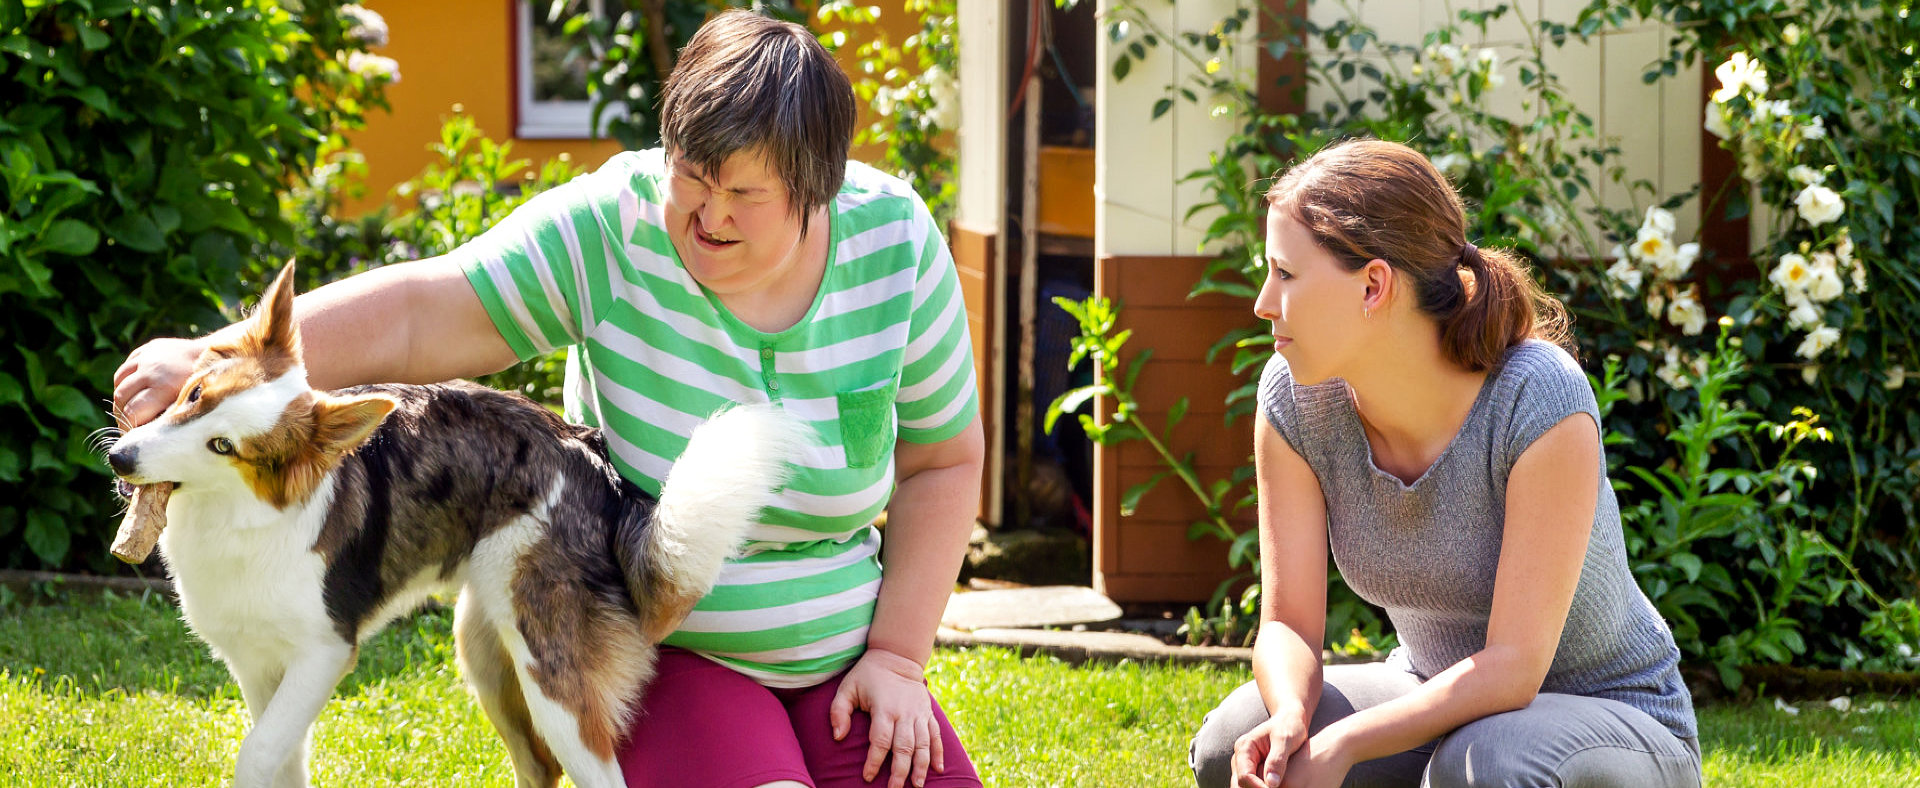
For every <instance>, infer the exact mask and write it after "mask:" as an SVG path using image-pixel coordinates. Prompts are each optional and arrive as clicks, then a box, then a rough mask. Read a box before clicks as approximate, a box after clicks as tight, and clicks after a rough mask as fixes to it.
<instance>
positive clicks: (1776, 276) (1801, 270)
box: [1767, 252, 1813, 292]
mask: <svg viewBox="0 0 1920 788" xmlns="http://www.w3.org/2000/svg"><path fill="white" fill-rule="evenodd" d="M1812 279H1813V268H1812V267H1811V266H1808V265H1807V258H1805V257H1803V256H1801V255H1798V254H1794V253H1792V252H1788V253H1786V254H1783V255H1780V264H1779V265H1776V266H1774V267H1773V273H1771V274H1768V275H1767V281H1769V282H1772V283H1773V284H1774V286H1776V287H1779V288H1780V289H1781V290H1786V291H1788V292H1793V291H1796V290H1805V289H1806V287H1807V283H1808V282H1810V281H1812Z"/></svg>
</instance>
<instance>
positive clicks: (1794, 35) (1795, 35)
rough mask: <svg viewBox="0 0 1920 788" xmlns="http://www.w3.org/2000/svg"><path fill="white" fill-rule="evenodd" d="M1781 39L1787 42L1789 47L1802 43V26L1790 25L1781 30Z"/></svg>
mask: <svg viewBox="0 0 1920 788" xmlns="http://www.w3.org/2000/svg"><path fill="white" fill-rule="evenodd" d="M1780 38H1781V39H1783V40H1785V41H1786V42H1787V46H1793V45H1794V44H1798V43H1800V26H1799V25H1795V24H1788V25H1787V26H1786V27H1784V28H1781V29H1780Z"/></svg>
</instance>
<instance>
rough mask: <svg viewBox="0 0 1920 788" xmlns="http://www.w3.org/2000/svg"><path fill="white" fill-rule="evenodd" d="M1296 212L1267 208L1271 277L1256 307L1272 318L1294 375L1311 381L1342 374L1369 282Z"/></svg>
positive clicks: (1276, 345)
mask: <svg viewBox="0 0 1920 788" xmlns="http://www.w3.org/2000/svg"><path fill="white" fill-rule="evenodd" d="M1364 271H1365V269H1362V270H1361V271H1349V270H1347V268H1346V267H1345V266H1342V265H1341V264H1340V263H1339V261H1337V260H1335V259H1334V256H1333V253H1332V252H1329V251H1327V250H1326V249H1324V248H1321V246H1320V245H1319V244H1317V243H1315V242H1314V240H1313V235H1312V233H1310V232H1309V231H1308V230H1307V228H1306V227H1305V226H1303V225H1301V224H1300V223H1299V222H1297V221H1294V219H1293V217H1292V216H1290V215H1287V214H1285V213H1282V212H1281V211H1279V210H1277V209H1274V208H1268V209H1267V283H1266V284H1265V285H1264V286H1262V287H1261V288H1260V296H1259V297H1258V298H1256V299H1254V302H1253V313H1254V314H1255V315H1258V316H1259V317H1260V318H1261V319H1262V320H1268V321H1271V322H1272V323H1273V349H1274V351H1275V352H1278V353H1279V354H1280V355H1282V356H1284V357H1286V359H1287V364H1288V366H1290V367H1291V368H1292V371H1293V379H1294V380H1295V381H1296V382H1298V383H1301V384H1303V385H1311V384H1314V383H1319V382H1322V381H1325V380H1327V379H1329V378H1335V377H1341V376H1342V370H1345V369H1347V365H1348V363H1349V360H1350V359H1352V358H1353V356H1354V353H1356V352H1357V351H1358V350H1359V349H1360V347H1361V345H1362V339H1361V335H1362V332H1363V330H1364V327H1365V322H1366V320H1367V316H1366V315H1365V312H1364V310H1365V309H1366V306H1367V301H1366V299H1367V295H1368V293H1367V284H1366V277H1365V275H1364Z"/></svg>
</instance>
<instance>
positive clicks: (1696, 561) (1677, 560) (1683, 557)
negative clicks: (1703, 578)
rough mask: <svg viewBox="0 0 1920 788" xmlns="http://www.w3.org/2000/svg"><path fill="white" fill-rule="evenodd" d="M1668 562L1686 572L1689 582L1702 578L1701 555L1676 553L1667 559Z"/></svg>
mask: <svg viewBox="0 0 1920 788" xmlns="http://www.w3.org/2000/svg"><path fill="white" fill-rule="evenodd" d="M1667 563H1670V564H1673V565H1674V566H1677V567H1679V568H1680V571H1681V572H1683V573H1685V574H1686V576H1687V582H1689V583H1691V582H1693V581H1695V580H1698V579H1700V566H1701V561H1700V557H1699V556H1696V555H1694V554H1692V553H1675V554H1673V555H1672V556H1671V557H1669V558H1668V559H1667Z"/></svg>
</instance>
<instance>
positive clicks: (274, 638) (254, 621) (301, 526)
mask: <svg viewBox="0 0 1920 788" xmlns="http://www.w3.org/2000/svg"><path fill="white" fill-rule="evenodd" d="M330 487H331V485H330V484H329V485H326V486H325V487H323V488H322V490H321V491H320V494H318V495H315V496H314V497H313V499H312V500H310V501H309V502H308V505H305V506H293V507H288V508H287V509H285V510H279V509H275V508H273V507H272V506H271V505H269V504H267V503H265V502H262V501H259V500H258V499H254V498H252V497H251V496H234V495H220V494H217V493H215V491H207V493H208V494H206V495H195V494H194V492H195V491H192V490H183V491H182V493H183V494H180V495H176V496H175V497H174V498H173V500H172V501H170V502H169V505H168V507H167V520H168V521H169V522H170V523H171V525H170V526H169V527H168V528H167V530H166V532H164V533H163V534H161V537H160V550H161V555H162V556H163V557H164V558H165V559H166V562H167V566H168V569H169V572H170V574H172V576H173V579H174V583H175V588H176V590H177V591H178V592H179V594H180V608H181V611H182V612H184V613H185V614H186V619H187V623H188V624H189V625H191V626H192V627H193V629H194V631H195V632H196V633H197V634H199V635H200V637H201V638H203V639H204V640H206V641H207V643H208V644H209V645H211V646H213V650H214V653H215V655H216V656H219V657H220V658H222V659H225V660H228V661H234V660H236V659H237V660H240V661H252V660H253V659H259V658H266V659H268V660H270V661H275V662H284V660H285V658H286V657H288V656H290V653H289V652H291V651H292V650H295V649H297V648H299V647H300V646H302V645H311V644H313V643H315V642H316V638H319V639H322V640H324V639H325V638H326V637H327V633H328V632H329V631H330V630H331V629H332V626H333V624H332V621H331V620H330V619H329V618H328V616H327V609H326V602H325V600H324V593H323V590H322V589H323V588H324V582H323V581H324V579H325V577H326V571H327V566H326V560H325V558H324V557H322V556H321V555H320V554H318V553H316V552H315V551H314V550H313V545H314V541H315V539H316V538H317V536H318V534H319V531H320V526H321V524H322V522H323V521H324V519H325V516H326V514H325V513H326V507H325V506H324V505H322V504H321V503H320V502H323V501H325V500H327V499H329V498H331V490H330ZM335 639H337V636H335Z"/></svg>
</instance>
